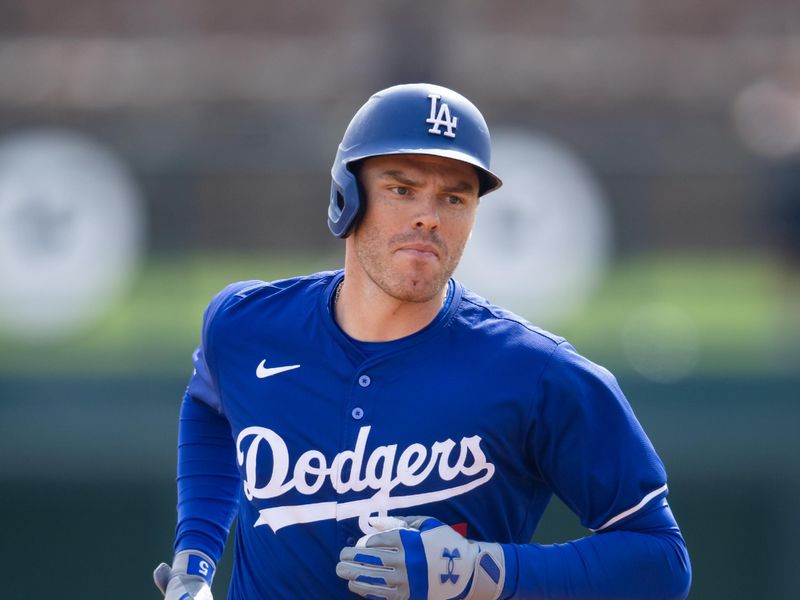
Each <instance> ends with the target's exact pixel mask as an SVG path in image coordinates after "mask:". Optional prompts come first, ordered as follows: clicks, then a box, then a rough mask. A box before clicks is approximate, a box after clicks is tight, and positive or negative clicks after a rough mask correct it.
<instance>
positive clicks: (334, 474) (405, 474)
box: [236, 427, 495, 533]
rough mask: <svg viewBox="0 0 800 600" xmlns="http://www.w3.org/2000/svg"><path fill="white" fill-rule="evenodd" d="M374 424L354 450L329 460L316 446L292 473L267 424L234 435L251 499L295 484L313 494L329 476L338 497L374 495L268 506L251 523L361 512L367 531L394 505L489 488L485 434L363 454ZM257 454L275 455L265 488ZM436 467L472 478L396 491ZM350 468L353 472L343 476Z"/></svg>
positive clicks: (278, 524)
mask: <svg viewBox="0 0 800 600" xmlns="http://www.w3.org/2000/svg"><path fill="white" fill-rule="evenodd" d="M370 429H371V427H362V428H361V429H360V430H359V432H358V438H357V439H356V444H355V448H354V449H353V450H345V451H344V452H340V453H339V454H337V455H336V456H335V457H334V459H333V460H332V461H331V463H330V464H328V462H327V460H326V458H325V455H324V454H322V452H320V451H318V450H308V451H307V452H304V453H303V454H301V455H300V457H299V458H298V459H297V461H296V462H295V463H294V469H293V470H292V472H291V473H290V472H289V466H290V463H291V461H290V459H289V451H288V449H287V447H286V442H284V441H283V438H282V437H281V436H280V435H278V434H277V433H275V432H274V431H272V430H271V429H267V428H266V427H247V428H245V429H243V430H242V431H241V432H240V433H239V436H238V438H237V440H236V455H237V460H238V461H239V465H240V466H243V467H244V472H245V480H244V494H245V496H246V497H247V499H248V500H253V499H254V498H257V499H266V498H277V497H278V496H282V495H283V494H285V493H286V492H289V491H291V490H293V489H294V490H297V491H298V492H300V493H301V494H303V495H307V496H310V495H312V494H315V493H316V492H318V491H319V490H320V489H321V488H322V486H323V485H325V482H326V481H328V480H329V481H330V482H331V484H332V485H333V487H334V489H335V490H336V491H337V492H338V493H340V494H343V493H346V492H351V491H352V492H362V491H364V490H367V489H369V490H374V492H375V493H374V494H372V495H371V496H369V497H367V498H364V499H362V500H353V501H350V502H316V503H312V504H301V505H294V506H276V507H273V508H266V509H263V510H261V511H259V515H260V516H259V518H258V520H257V521H256V522H255V524H254V525H253V526H254V527H258V526H259V525H269V527H270V528H271V529H272V530H273V531H274V532H277V531H278V530H279V529H281V528H283V527H286V526H287V525H295V524H298V523H313V522H315V521H324V520H327V519H336V520H337V521H341V520H343V519H352V518H355V517H358V518H359V525H360V526H361V529H362V531H364V533H368V532H369V531H371V529H370V528H369V526H368V525H367V522H366V520H367V517H369V516H372V515H376V514H377V515H379V516H386V515H387V514H388V511H390V510H394V509H398V508H410V507H412V506H419V505H422V504H427V503H429V502H437V501H440V500H446V499H447V498H453V497H454V496H459V495H461V494H464V493H466V492H468V491H470V490H473V489H475V488H477V487H479V486H481V485H483V484H484V483H486V482H487V481H489V480H490V479H491V478H492V476H493V475H494V471H495V468H494V465H493V464H492V463H490V462H489V461H488V460H487V459H486V455H485V454H484V453H483V450H482V449H481V445H480V444H481V438H480V436H477V435H474V436H472V437H464V438H461V443H460V444H456V442H454V441H453V440H450V439H447V440H444V441H442V442H435V443H434V444H433V445H432V446H431V447H430V448H427V447H425V446H423V445H422V444H411V445H410V446H408V447H407V448H405V449H404V450H402V452H400V453H399V455H398V448H397V444H392V445H389V446H378V447H377V448H375V449H374V450H373V451H372V452H371V454H370V455H369V456H365V449H366V446H367V438H368V437H369V432H370ZM250 438H252V441H251V442H250V445H249V446H248V448H247V452H246V453H245V452H243V451H242V443H243V442H244V441H245V440H247V439H250ZM457 446H458V449H456V447H457ZM259 452H270V453H271V454H272V474H271V475H270V478H269V480H268V481H267V482H266V483H265V484H264V485H263V486H260V487H259V486H258V484H257V483H256V467H257V465H258V456H259ZM454 456H455V460H453V457H454ZM348 467H349V468H348ZM434 471H435V472H436V474H437V475H438V477H439V478H440V479H441V480H442V482H448V481H452V480H454V479H455V478H456V477H457V476H459V475H465V476H468V477H474V479H472V480H471V481H468V482H467V483H463V484H461V485H456V486H452V487H444V488H443V489H439V490H435V491H432V492H425V493H420V494H410V495H405V496H392V495H391V491H392V490H393V489H394V488H396V487H397V486H398V485H404V486H407V487H411V488H413V487H416V486H418V485H420V484H421V483H422V482H423V481H425V480H426V479H427V478H428V477H430V476H433V474H434ZM345 472H346V473H347V474H346V475H345V476H343V473H345ZM393 474H394V475H393Z"/></svg>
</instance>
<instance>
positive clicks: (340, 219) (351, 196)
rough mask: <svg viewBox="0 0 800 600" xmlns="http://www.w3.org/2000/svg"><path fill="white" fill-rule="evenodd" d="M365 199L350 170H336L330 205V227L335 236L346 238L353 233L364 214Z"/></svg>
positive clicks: (344, 168) (332, 183) (332, 182)
mask: <svg viewBox="0 0 800 600" xmlns="http://www.w3.org/2000/svg"><path fill="white" fill-rule="evenodd" d="M363 198H364V195H363V192H362V189H361V185H360V184H359V182H358V178H357V177H356V175H355V174H354V173H353V172H352V171H351V170H350V168H348V166H342V167H340V168H337V169H335V172H334V176H333V180H332V181H331V197H330V203H329V205H328V227H329V228H330V230H331V233H333V235H335V236H336V237H338V238H346V237H347V236H349V235H350V234H351V233H352V231H353V228H354V227H355V225H356V223H357V222H358V219H359V218H360V216H361V213H363V204H364V202H363Z"/></svg>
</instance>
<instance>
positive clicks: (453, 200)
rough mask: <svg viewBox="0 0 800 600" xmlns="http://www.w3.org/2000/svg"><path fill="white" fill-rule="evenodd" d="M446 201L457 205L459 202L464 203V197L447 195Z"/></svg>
mask: <svg viewBox="0 0 800 600" xmlns="http://www.w3.org/2000/svg"><path fill="white" fill-rule="evenodd" d="M447 203H448V204H451V205H453V206H458V205H459V204H464V199H463V198H461V196H448V197H447Z"/></svg>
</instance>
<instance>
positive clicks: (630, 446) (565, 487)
mask: <svg viewBox="0 0 800 600" xmlns="http://www.w3.org/2000/svg"><path fill="white" fill-rule="evenodd" d="M539 390H540V392H539V393H540V396H539V397H538V398H537V402H536V403H535V405H534V418H533V424H532V427H533V429H532V432H531V435H530V436H529V445H530V447H529V454H530V457H531V459H532V460H533V461H534V463H535V464H536V467H537V468H538V470H539V473H540V476H541V477H542V478H543V479H544V480H545V482H546V483H547V484H548V486H549V487H550V488H551V489H552V490H553V492H554V493H555V494H556V495H557V496H558V497H559V498H560V499H561V500H562V501H563V502H564V503H565V504H566V505H567V506H568V507H569V508H570V509H571V510H572V511H573V512H574V513H575V514H576V515H578V517H579V519H580V521H581V523H582V524H583V525H584V526H585V527H588V528H589V529H591V530H593V531H603V530H608V529H610V528H614V527H615V526H619V525H620V524H621V523H622V522H623V521H624V520H625V519H629V518H631V517H632V516H633V515H635V514H636V513H637V512H638V511H640V510H642V509H643V508H645V507H646V506H647V505H649V504H651V503H652V502H654V501H656V500H657V499H658V498H662V497H664V496H665V495H666V494H667V479H666V471H665V469H664V465H663V463H662V462H661V460H660V459H659V457H658V455H657V454H656V451H655V449H654V448H653V445H652V444H651V442H650V440H649V439H648V438H647V435H646V434H645V432H644V430H643V429H642V427H641V425H640V424H639V422H638V421H637V419H636V417H635V416H634V414H633V411H632V409H631V407H630V404H629V403H628V401H627V399H626V398H625V396H624V394H623V393H622V390H621V389H620V387H619V385H618V384H617V381H616V379H615V378H614V376H613V375H611V373H609V372H608V371H607V370H606V369H604V368H603V367H600V366H599V365H596V364H594V363H592V362H591V361H589V360H588V359H586V358H584V357H583V356H581V355H580V354H578V353H577V352H576V351H575V349H574V348H573V347H572V346H570V345H569V344H568V343H566V342H562V343H561V344H560V345H559V346H558V347H557V348H556V350H555V351H554V353H553V354H552V356H551V357H550V361H549V363H548V365H547V366H546V368H545V370H544V372H543V374H542V376H541V385H540V386H539Z"/></svg>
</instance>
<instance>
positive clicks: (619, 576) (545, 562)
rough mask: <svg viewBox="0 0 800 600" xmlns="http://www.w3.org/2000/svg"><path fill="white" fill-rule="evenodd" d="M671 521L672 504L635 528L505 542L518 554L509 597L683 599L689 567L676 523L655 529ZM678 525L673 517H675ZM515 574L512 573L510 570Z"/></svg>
mask: <svg viewBox="0 0 800 600" xmlns="http://www.w3.org/2000/svg"><path fill="white" fill-rule="evenodd" d="M664 514H666V515H668V517H669V518H670V519H671V513H669V507H666V506H665V507H663V509H661V510H659V511H654V512H652V513H651V514H649V515H645V516H644V517H643V518H642V524H643V525H646V526H642V527H641V528H640V529H639V530H637V531H631V530H617V531H611V532H607V533H598V534H596V535H593V536H591V537H586V538H583V539H580V540H576V541H573V542H569V543H566V544H555V545H538V544H526V545H518V546H510V547H509V546H506V547H505V549H506V552H507V554H508V553H510V552H511V551H513V552H514V554H515V555H516V556H515V558H516V563H517V565H518V568H517V574H516V586H514V585H513V582H509V583H510V584H511V585H509V586H507V587H506V589H507V590H511V589H514V588H515V590H516V591H515V592H514V593H513V595H512V596H509V597H511V598H519V599H525V600H528V599H530V600H544V599H548V600H650V599H652V600H656V599H657V600H683V599H684V598H686V596H687V594H688V592H689V585H690V582H691V565H690V562H689V555H688V553H687V551H686V546H685V544H684V541H683V538H682V537H681V535H680V531H679V530H678V528H677V526H676V525H674V526H662V527H653V526H652V523H653V522H654V521H655V520H662V521H663V519H664V517H663V515H664ZM673 523H674V521H673ZM508 576H509V577H513V573H509V575H508Z"/></svg>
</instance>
